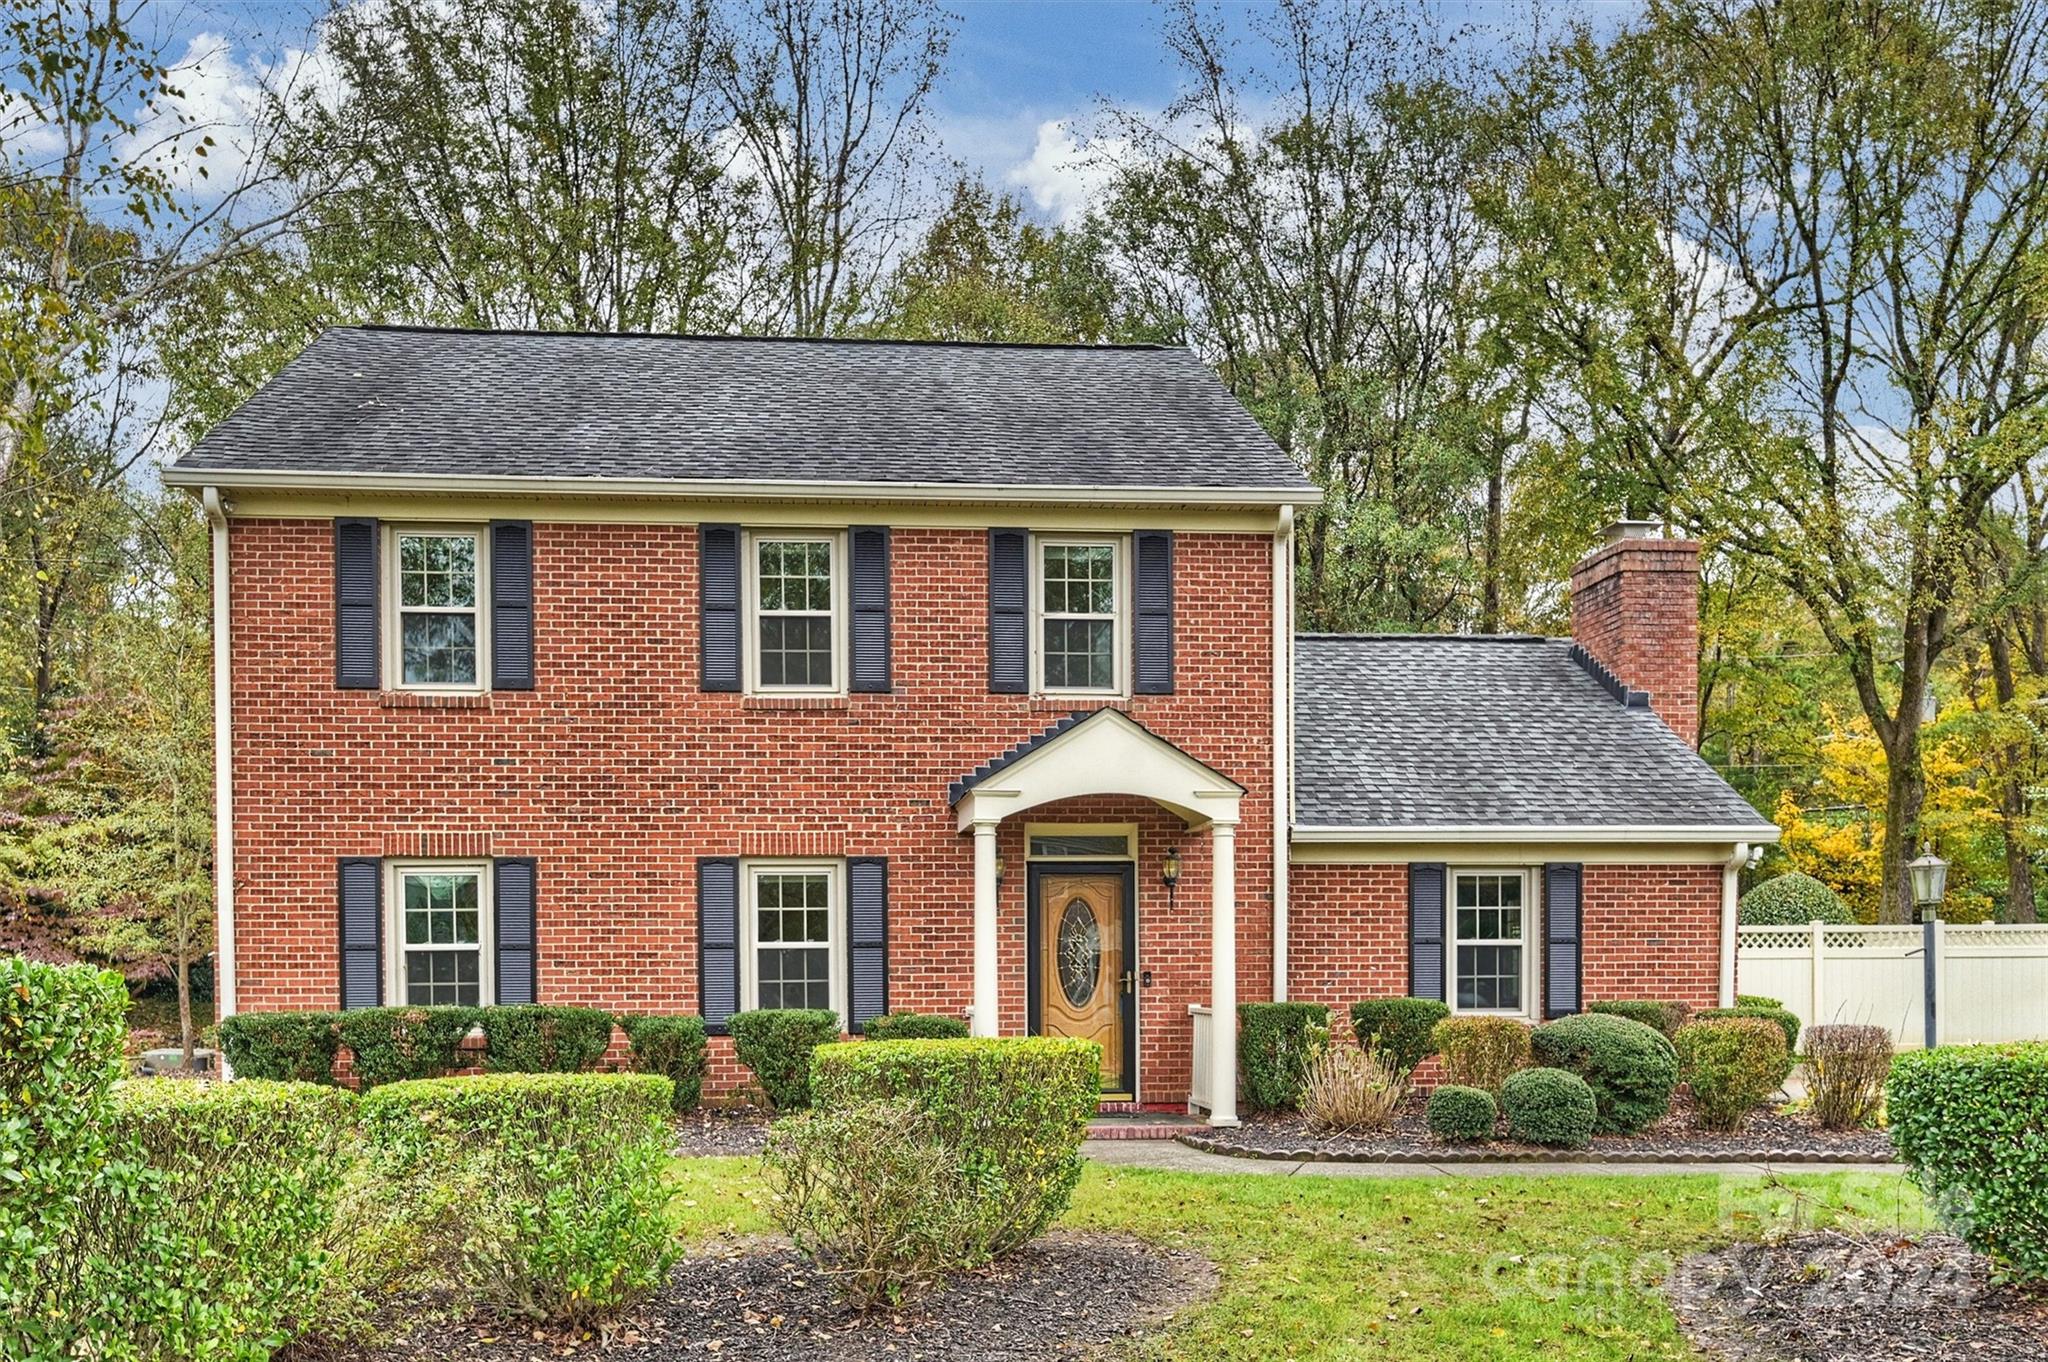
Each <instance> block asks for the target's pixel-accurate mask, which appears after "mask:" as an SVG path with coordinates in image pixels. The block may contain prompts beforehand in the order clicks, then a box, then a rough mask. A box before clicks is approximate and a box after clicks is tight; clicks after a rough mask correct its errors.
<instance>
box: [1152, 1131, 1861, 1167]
mask: <svg viewBox="0 0 2048 1362" xmlns="http://www.w3.org/2000/svg"><path fill="white" fill-rule="evenodd" d="M1176 1138H1177V1139H1178V1141H1179V1142H1180V1143H1181V1144H1184V1145H1186V1146H1187V1147H1188V1148H1190V1149H1199V1150H1201V1151H1202V1152H1203V1153H1205V1154H1221V1155H1224V1156H1225V1157H1227V1158H1233V1159H1262V1160H1269V1161H1272V1162H1276V1163H1674V1164H1683V1163H1771V1164H1783V1163H1813V1164H1838V1165H1839V1164H1859V1165H1863V1166H1866V1167H1879V1168H1883V1167H1889V1166H1891V1165H1892V1164H1894V1163H1897V1162H1898V1157H1897V1156H1896V1155H1893V1156H1891V1157H1889V1158H1887V1157H1884V1156H1881V1155H1874V1154H1858V1153H1854V1152H1848V1151H1844V1152H1840V1153H1835V1152H1829V1151H1819V1150H1812V1149H1797V1150H1795V1149H1767V1150H1751V1151H1741V1150H1725V1149H1724V1150H1707V1151H1699V1152H1694V1153H1680V1152H1674V1151H1669V1150H1654V1151H1652V1150H1638V1151H1635V1152H1633V1153H1622V1152H1614V1153H1609V1152H1606V1151H1603V1150H1596V1149H1531V1150H1520V1149H1516V1150H1488V1149H1483V1148H1479V1149H1445V1150H1442V1151H1435V1150H1423V1149H1399V1150H1389V1151H1387V1152H1386V1153H1383V1154H1338V1153H1332V1152H1331V1151H1329V1150H1326V1149H1247V1148H1245V1147H1244V1146H1243V1145H1236V1144H1231V1143H1230V1142H1229V1141H1227V1140H1213V1139H1209V1138H1207V1137H1206V1136H1201V1135H1181V1136H1178V1137H1176Z"/></svg>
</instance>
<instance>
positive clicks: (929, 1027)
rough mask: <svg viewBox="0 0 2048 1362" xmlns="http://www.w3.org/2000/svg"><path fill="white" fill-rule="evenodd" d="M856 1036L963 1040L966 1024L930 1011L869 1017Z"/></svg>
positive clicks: (879, 1038)
mask: <svg viewBox="0 0 2048 1362" xmlns="http://www.w3.org/2000/svg"><path fill="white" fill-rule="evenodd" d="M860 1033H861V1034H862V1035H863V1036H865V1037H867V1038H868V1039H869V1040H966V1039H967V1036H968V1030H967V1023H966V1022H964V1021H961V1020H960V1019H959V1018H958V1017H942V1016H938V1015H936V1014H934V1013H930V1012H890V1013H887V1014H885V1015H883V1016H880V1017H870V1018H868V1020H867V1021H866V1022H864V1023H862V1024H861V1031H860Z"/></svg>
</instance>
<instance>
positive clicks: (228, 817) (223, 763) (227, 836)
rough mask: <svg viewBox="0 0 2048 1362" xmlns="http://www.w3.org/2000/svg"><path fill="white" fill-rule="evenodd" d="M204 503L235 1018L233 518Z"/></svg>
mask: <svg viewBox="0 0 2048 1362" xmlns="http://www.w3.org/2000/svg"><path fill="white" fill-rule="evenodd" d="M201 504H202V506H203V507H204V509H205V511H206V519H207V522H208V524H209V525H211V526H212V535H213V923H214V966H213V997H214V1005H215V1011H216V1013H217V1015H218V1016H221V1017H231V1016H233V1015H234V1013H235V736H234V735H235V728H234V717H235V710H234V692H233V690H232V689H231V683H232V676H231V668H230V664H231V661H232V656H233V655H232V652H231V644H230V640H229V635H228V620H229V613H228V517H227V510H226V508H224V507H223V506H222V505H221V500H220V492H219V491H218V490H217V489H215V488H212V487H208V488H206V489H205V491H204V492H203V493H202V499H201ZM224 1076H225V1075H224Z"/></svg>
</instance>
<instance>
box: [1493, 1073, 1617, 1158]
mask: <svg viewBox="0 0 2048 1362" xmlns="http://www.w3.org/2000/svg"><path fill="white" fill-rule="evenodd" d="M1500 1106H1501V1110H1502V1112H1504V1113H1505V1114H1506V1115H1507V1118H1508V1134H1510V1135H1512V1136H1514V1137H1515V1138H1516V1139H1518V1140H1524V1141H1526V1142H1528V1143H1529V1144H1546V1145H1553V1146H1555V1147H1557V1148H1559V1149H1584V1148H1585V1147H1586V1146H1587V1145H1588V1144H1589V1143H1591V1142H1592V1138H1593V1122H1594V1121H1595V1119H1597V1115H1598V1108H1597V1105H1596V1104H1595V1102H1594V1100H1593V1090H1592V1089H1591V1088H1590V1087H1588V1086H1587V1085H1586V1080H1585V1079H1583V1078H1580V1077H1579V1076H1578V1075H1577V1074H1574V1073H1567V1072H1565V1071H1564V1070H1563V1069H1524V1070H1522V1071H1521V1072H1520V1073H1518V1074H1516V1075H1515V1076H1514V1077H1512V1078H1510V1079H1509V1080H1508V1081H1507V1083H1506V1084H1505V1085H1503V1086H1502V1088H1501V1090H1500Z"/></svg>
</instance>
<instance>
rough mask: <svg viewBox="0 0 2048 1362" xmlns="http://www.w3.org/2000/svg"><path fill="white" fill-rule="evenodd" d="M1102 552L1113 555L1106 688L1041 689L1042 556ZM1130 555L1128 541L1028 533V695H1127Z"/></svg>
mask: <svg viewBox="0 0 2048 1362" xmlns="http://www.w3.org/2000/svg"><path fill="white" fill-rule="evenodd" d="M1105 547H1106V548H1108V549H1109V550H1110V552H1111V554H1112V555H1113V558H1112V565H1111V567H1110V582H1111V586H1112V589H1113V590H1114V591H1115V592H1116V609H1115V610H1114V611H1113V612H1112V614H1111V616H1110V626H1109V639H1110V649H1111V661H1110V673H1111V678H1110V680H1111V684H1110V685H1109V686H1108V687H1107V688H1101V689H1098V688H1096V687H1092V686H1048V685H1046V684H1045V621H1046V619H1047V618H1048V617H1047V614H1046V610H1045V551H1046V550H1047V549H1049V548H1105ZM1130 563H1131V555H1130V550H1129V540H1128V539H1127V538H1126V537H1125V536H1123V535H1118V534H1034V535H1032V536H1031V691H1032V693H1033V694H1034V695H1059V696H1081V697H1122V696H1125V695H1128V694H1130V691H1131V576H1130ZM1051 618H1054V619H1099V618H1101V617H1100V616H1096V615H1070V614H1060V615H1054V616H1051Z"/></svg>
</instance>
